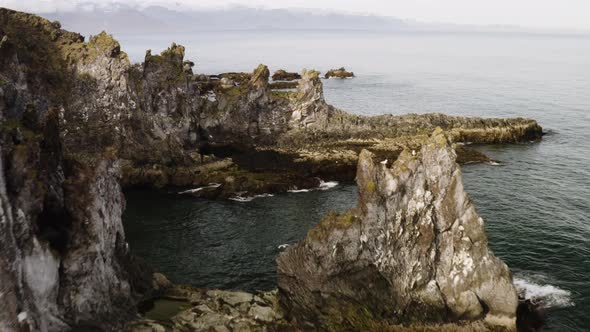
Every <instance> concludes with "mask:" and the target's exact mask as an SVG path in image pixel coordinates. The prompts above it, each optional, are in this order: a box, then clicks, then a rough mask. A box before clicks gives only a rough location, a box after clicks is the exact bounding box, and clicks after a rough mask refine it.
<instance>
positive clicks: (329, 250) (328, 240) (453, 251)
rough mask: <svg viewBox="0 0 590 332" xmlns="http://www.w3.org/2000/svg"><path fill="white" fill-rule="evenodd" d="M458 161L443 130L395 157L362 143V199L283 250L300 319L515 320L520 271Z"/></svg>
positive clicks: (286, 285) (342, 323) (331, 322)
mask: <svg viewBox="0 0 590 332" xmlns="http://www.w3.org/2000/svg"><path fill="white" fill-rule="evenodd" d="M455 159H456V154H455V151H454V150H453V149H452V147H451V146H450V144H449V142H448V140H447V138H446V137H445V135H444V133H443V132H442V130H440V129H437V130H436V131H435V132H434V133H433V134H432V136H431V137H430V138H429V139H428V140H426V141H425V142H424V143H423V145H422V147H421V149H420V150H419V151H411V150H410V149H406V150H404V151H403V152H402V153H401V155H400V156H399V158H398V159H397V160H395V161H394V162H393V163H391V162H389V161H382V160H376V157H375V155H373V154H372V153H371V152H369V151H366V150H365V151H363V152H362V153H361V155H360V159H359V164H358V171H357V182H358V187H359V196H360V198H359V206H358V207H357V208H356V209H354V210H351V211H349V212H347V213H346V214H344V215H330V216H328V217H327V218H326V219H324V220H323V221H322V222H321V223H320V224H319V225H318V226H316V228H314V229H313V230H311V231H310V233H309V234H308V236H307V238H306V239H305V240H304V241H302V242H301V243H299V244H298V245H296V246H293V247H291V248H290V249H288V250H287V251H285V252H284V253H283V254H282V255H281V256H280V257H279V258H278V274H279V289H280V292H281V296H282V303H283V304H284V305H285V307H286V308H287V310H288V312H289V314H290V315H291V317H292V318H294V319H296V320H297V322H298V323H299V324H300V325H301V326H310V325H311V326H314V327H316V328H328V327H337V328H344V329H346V328H352V329H357V330H358V329H361V330H362V329H364V328H367V326H369V325H370V324H371V322H375V321H385V322H387V323H389V324H411V323H415V322H420V323H421V324H428V323H445V322H456V321H461V320H467V321H475V320H483V321H484V323H485V324H488V325H501V326H507V327H509V328H514V327H515V320H516V307H517V304H518V298H517V294H516V290H515V288H514V286H513V284H512V275H511V273H510V271H509V270H508V267H507V266H506V264H504V263H503V262H502V261H501V260H500V259H498V258H496V257H495V256H494V254H493V253H492V252H491V250H490V249H488V243H487V238H486V234H485V230H484V224H483V220H482V219H481V218H480V217H479V216H478V215H477V212H476V211H475V207H474V205H473V204H472V202H471V200H470V199H469V197H468V196H467V194H466V193H465V191H464V190H463V183H462V180H461V169H460V167H459V166H458V165H457V163H456V162H455ZM367 324H369V325H367Z"/></svg>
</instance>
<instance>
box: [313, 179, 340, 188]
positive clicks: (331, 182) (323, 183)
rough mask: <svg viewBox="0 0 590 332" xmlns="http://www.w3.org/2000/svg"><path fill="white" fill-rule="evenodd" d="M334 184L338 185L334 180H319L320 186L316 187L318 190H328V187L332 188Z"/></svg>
mask: <svg viewBox="0 0 590 332" xmlns="http://www.w3.org/2000/svg"><path fill="white" fill-rule="evenodd" d="M336 186H338V182H336V181H328V182H324V181H322V180H320V186H319V187H318V189H319V190H329V189H332V188H334V187H336Z"/></svg>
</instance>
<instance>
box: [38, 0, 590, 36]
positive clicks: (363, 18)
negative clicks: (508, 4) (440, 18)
mask: <svg viewBox="0 0 590 332" xmlns="http://www.w3.org/2000/svg"><path fill="white" fill-rule="evenodd" d="M40 15H41V16H43V17H45V18H47V19H49V20H58V21H60V22H61V23H62V26H63V27H64V28H66V29H69V30H73V31H79V32H80V33H82V34H84V35H91V34H96V33H98V32H100V31H103V30H104V31H109V33H113V34H115V35H119V34H147V33H160V34H161V33H191V32H203V31H231V30H261V31H275V30H307V31H309V30H323V31H354V30H358V31H375V32H437V33H519V34H520V33H525V34H543V35H547V34H555V35H571V36H590V32H588V31H582V30H580V31H571V30H549V29H529V28H523V27H519V26H504V25H482V26H476V25H459V24H446V23H440V24H439V23H419V22H416V21H412V20H403V19H399V18H395V17H388V16H376V15H355V14H345V13H338V12H332V13H329V12H323V11H317V10H312V9H309V10H300V9H298V10H292V9H260V8H249V7H239V6H235V7H230V8H226V9H191V10H182V11H180V10H173V9H169V8H166V7H162V6H149V7H145V8H143V9H137V8H134V7H132V6H127V5H124V4H118V5H117V6H114V7H109V8H105V7H102V6H92V5H88V4H85V5H80V6H78V7H76V9H74V10H69V11H56V12H53V13H41V14H40Z"/></svg>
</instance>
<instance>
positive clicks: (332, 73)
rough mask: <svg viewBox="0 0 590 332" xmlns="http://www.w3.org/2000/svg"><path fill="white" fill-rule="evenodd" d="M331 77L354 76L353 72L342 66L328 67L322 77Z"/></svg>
mask: <svg viewBox="0 0 590 332" xmlns="http://www.w3.org/2000/svg"><path fill="white" fill-rule="evenodd" d="M332 77H336V78H350V77H354V73H353V72H350V71H347V70H346V68H344V67H340V68H338V69H330V70H328V72H326V75H324V78H332Z"/></svg>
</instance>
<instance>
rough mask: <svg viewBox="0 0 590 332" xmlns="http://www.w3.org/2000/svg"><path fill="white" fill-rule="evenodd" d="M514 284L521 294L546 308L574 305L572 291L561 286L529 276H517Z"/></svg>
mask: <svg viewBox="0 0 590 332" xmlns="http://www.w3.org/2000/svg"><path fill="white" fill-rule="evenodd" d="M514 285H515V286H516V289H517V290H518V293H519V295H521V296H523V297H524V298H525V299H529V300H531V301H533V302H535V303H538V304H539V305H541V306H543V307H545V308H553V307H557V308H565V307H571V306H574V302H573V300H572V293H571V292H570V291H568V290H565V289H561V288H559V287H556V286H553V285H549V284H544V283H542V282H540V281H538V280H532V278H529V277H523V276H520V277H515V278H514Z"/></svg>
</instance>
